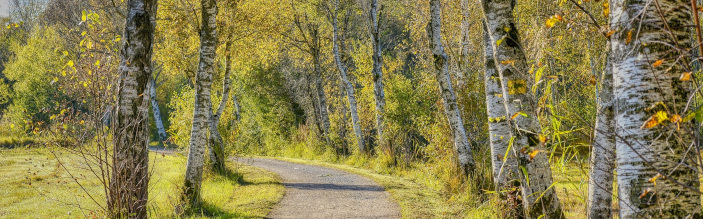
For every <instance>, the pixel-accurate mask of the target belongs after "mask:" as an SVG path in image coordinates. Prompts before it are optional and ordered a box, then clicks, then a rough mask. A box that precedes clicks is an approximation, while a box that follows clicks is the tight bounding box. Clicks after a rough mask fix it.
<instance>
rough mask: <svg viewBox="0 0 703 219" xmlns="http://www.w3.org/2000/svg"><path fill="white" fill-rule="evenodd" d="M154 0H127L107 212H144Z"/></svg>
mask: <svg viewBox="0 0 703 219" xmlns="http://www.w3.org/2000/svg"><path fill="white" fill-rule="evenodd" d="M156 4H157V1H156V0H130V1H129V2H128V3H127V17H126V23H125V31H124V38H125V39H126V40H125V41H124V44H123V45H122V46H123V47H122V50H121V56H122V57H121V58H122V60H121V62H120V66H119V68H118V71H119V74H120V79H119V86H118V88H117V89H118V90H117V104H116V107H117V108H116V110H115V111H114V112H115V115H114V118H115V120H114V122H113V128H112V130H113V133H112V134H113V145H114V150H113V157H112V163H113V165H111V167H112V169H111V177H110V181H109V183H108V184H109V186H108V193H109V194H107V210H108V212H107V214H108V216H109V217H115V218H118V217H126V216H127V215H129V217H132V218H146V217H147V207H146V205H147V199H148V191H149V190H148V187H149V172H148V165H149V150H148V147H149V127H148V124H149V123H148V121H149V104H150V103H149V95H148V94H147V92H148V90H147V89H148V86H149V80H150V78H151V73H152V67H151V56H152V51H153V47H152V45H153V41H154V30H155V23H153V22H151V19H152V18H153V17H154V16H156Z"/></svg>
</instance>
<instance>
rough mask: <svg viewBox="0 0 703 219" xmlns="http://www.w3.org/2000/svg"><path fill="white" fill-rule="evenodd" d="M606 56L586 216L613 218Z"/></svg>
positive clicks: (610, 93)
mask: <svg viewBox="0 0 703 219" xmlns="http://www.w3.org/2000/svg"><path fill="white" fill-rule="evenodd" d="M610 58H611V56H607V58H606V65H605V69H604V70H603V73H602V75H601V83H600V84H601V89H600V90H599V92H598V115H597V117H596V125H595V128H594V130H595V133H594V136H595V138H594V140H593V143H592V144H591V161H590V162H591V163H590V167H591V172H590V177H589V180H588V203H587V204H588V217H589V218H612V217H613V214H612V212H611V206H612V204H613V178H614V175H613V170H615V109H614V103H613V68H612V65H610V60H609V59H610Z"/></svg>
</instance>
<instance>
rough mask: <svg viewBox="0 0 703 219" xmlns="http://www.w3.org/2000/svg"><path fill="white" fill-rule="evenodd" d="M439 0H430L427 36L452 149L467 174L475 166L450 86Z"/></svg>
mask: <svg viewBox="0 0 703 219" xmlns="http://www.w3.org/2000/svg"><path fill="white" fill-rule="evenodd" d="M441 7H442V6H441V4H440V2H439V0H430V16H431V19H430V23H428V24H427V36H428V38H429V40H430V47H431V50H432V56H433V57H434V71H435V77H437V83H438V84H439V91H440V94H441V96H442V100H443V102H444V113H445V114H446V116H447V120H448V121H449V127H450V128H451V131H452V136H453V137H454V150H456V152H457V155H458V157H459V164H460V165H461V169H462V170H463V171H464V173H465V174H467V175H468V173H470V172H471V171H473V170H474V167H475V166H476V165H475V163H474V158H473V154H472V151H471V145H470V144H469V140H468V139H467V137H466V130H465V128H464V122H463V121H462V119H461V114H460V113H459V106H458V105H457V103H456V95H455V94H454V89H453V88H452V80H451V78H450V76H449V69H448V68H449V67H448V61H449V57H448V55H447V53H445V52H444V46H443V44H442V35H441V33H442V31H441V29H442V18H441V16H442V12H441Z"/></svg>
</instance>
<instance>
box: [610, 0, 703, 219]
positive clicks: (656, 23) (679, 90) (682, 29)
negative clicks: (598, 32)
mask: <svg viewBox="0 0 703 219" xmlns="http://www.w3.org/2000/svg"><path fill="white" fill-rule="evenodd" d="M684 5H688V4H687V2H686V1H673V0H662V1H653V2H649V1H632V0H612V1H611V5H610V8H611V9H610V10H611V12H610V20H611V23H610V29H611V30H615V32H614V33H613V35H612V36H611V44H610V52H611V53H610V55H612V56H613V58H612V65H613V66H612V68H613V89H614V90H613V92H614V98H615V99H614V101H615V103H616V107H617V109H616V113H615V118H616V121H617V127H616V134H617V139H616V157H617V173H618V174H617V182H618V200H619V205H620V218H623V219H628V218H700V217H702V216H703V215H701V199H700V198H701V197H700V193H699V179H698V173H697V171H696V162H694V161H693V160H692V158H691V157H692V156H693V155H692V154H690V153H694V152H690V151H691V150H694V151H697V149H693V148H691V147H694V145H695V143H694V142H693V139H692V136H693V135H694V134H693V133H692V132H693V131H692V130H691V129H690V128H691V124H690V123H689V122H687V121H686V120H681V115H684V113H685V108H686V104H687V102H688V96H689V91H690V89H691V86H692V85H691V84H690V83H691V82H690V69H689V68H688V67H687V63H688V60H686V59H687V58H686V57H688V54H680V52H684V51H686V50H684V49H682V48H681V47H679V45H683V46H688V45H691V42H690V37H689V32H688V27H689V26H688V25H689V23H690V21H691V14H690V12H689V10H690V8H687V7H685V6H684ZM693 11H696V10H693ZM695 153H697V152H695Z"/></svg>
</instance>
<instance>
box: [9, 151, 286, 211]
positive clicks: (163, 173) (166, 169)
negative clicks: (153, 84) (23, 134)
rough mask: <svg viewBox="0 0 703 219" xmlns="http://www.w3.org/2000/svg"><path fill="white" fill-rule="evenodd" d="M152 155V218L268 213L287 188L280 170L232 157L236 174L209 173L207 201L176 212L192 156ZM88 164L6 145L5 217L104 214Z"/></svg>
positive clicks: (98, 188) (71, 157) (98, 187)
mask: <svg viewBox="0 0 703 219" xmlns="http://www.w3.org/2000/svg"><path fill="white" fill-rule="evenodd" d="M57 158H58V159H57ZM149 159H150V160H149V162H150V172H151V173H152V175H151V182H150V184H149V203H148V208H149V210H148V212H149V215H150V217H151V218H211V217H212V218H263V217H265V216H266V215H267V214H268V212H269V211H271V210H272V208H273V206H274V205H275V204H276V203H277V202H278V201H279V200H280V199H281V198H282V197H283V194H284V188H283V186H282V185H281V184H280V182H281V180H280V178H279V177H278V176H277V175H276V174H275V173H272V172H269V171H266V170H263V169H260V168H255V167H251V166H246V165H241V164H239V163H235V162H228V163H227V166H228V168H229V169H230V170H232V172H233V173H232V174H226V175H227V176H224V175H219V174H215V173H212V172H206V173H205V175H204V181H203V185H202V200H203V207H202V208H201V209H200V210H199V211H198V212H188V213H186V214H176V211H175V209H176V206H177V205H178V203H179V200H180V195H179V194H180V189H181V185H182V184H183V177H184V169H185V163H186V158H185V157H183V156H182V155H179V154H173V155H165V154H157V153H151V154H150V157H149ZM62 164H63V165H64V166H65V167H66V168H64V167H63V166H62ZM88 168H89V167H88V166H86V165H85V162H83V161H82V159H81V158H80V157H79V156H76V155H72V154H68V153H65V152H62V151H54V153H52V152H51V151H49V150H48V149H30V148H17V149H0V197H2V198H1V199H0V218H92V217H100V215H102V213H101V211H100V209H101V207H100V206H99V204H100V205H103V204H104V199H105V198H104V195H102V194H104V193H103V192H102V188H103V187H102V186H101V185H100V181H99V180H97V178H96V177H95V176H94V175H93V174H92V172H91V171H89V170H88ZM67 170H68V171H67ZM74 179H75V180H74ZM79 183H80V185H81V186H79ZM93 199H94V200H97V202H94V201H92V200H93Z"/></svg>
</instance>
